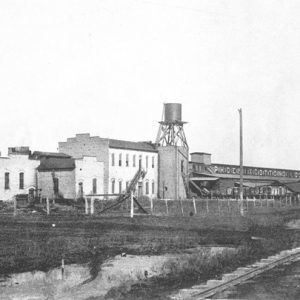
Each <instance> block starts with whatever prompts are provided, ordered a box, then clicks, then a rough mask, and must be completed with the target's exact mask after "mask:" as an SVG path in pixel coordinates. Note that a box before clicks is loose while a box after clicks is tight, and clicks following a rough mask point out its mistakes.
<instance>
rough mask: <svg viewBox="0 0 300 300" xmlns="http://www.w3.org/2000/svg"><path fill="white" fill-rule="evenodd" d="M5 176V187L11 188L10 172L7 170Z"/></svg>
mask: <svg viewBox="0 0 300 300" xmlns="http://www.w3.org/2000/svg"><path fill="white" fill-rule="evenodd" d="M4 177H5V183H4V188H5V189H6V190H9V173H8V172H6V173H5V175H4Z"/></svg>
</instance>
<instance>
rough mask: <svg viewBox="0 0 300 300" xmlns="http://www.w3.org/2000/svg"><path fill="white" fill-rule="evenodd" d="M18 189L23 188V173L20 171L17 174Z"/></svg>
mask: <svg viewBox="0 0 300 300" xmlns="http://www.w3.org/2000/svg"><path fill="white" fill-rule="evenodd" d="M19 189H20V190H23V189H24V173H23V172H21V173H20V174H19Z"/></svg>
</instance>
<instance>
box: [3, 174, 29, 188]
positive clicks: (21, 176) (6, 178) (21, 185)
mask: <svg viewBox="0 0 300 300" xmlns="http://www.w3.org/2000/svg"><path fill="white" fill-rule="evenodd" d="M4 189H5V190H9V189H10V174H9V172H5V173H4ZM19 189H20V190H23V189H24V173H23V172H20V173H19Z"/></svg>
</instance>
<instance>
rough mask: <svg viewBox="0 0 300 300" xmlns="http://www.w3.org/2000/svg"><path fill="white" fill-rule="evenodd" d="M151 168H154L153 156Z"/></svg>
mask: <svg viewBox="0 0 300 300" xmlns="http://www.w3.org/2000/svg"><path fill="white" fill-rule="evenodd" d="M152 168H154V156H152Z"/></svg>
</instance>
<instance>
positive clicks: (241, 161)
mask: <svg viewBox="0 0 300 300" xmlns="http://www.w3.org/2000/svg"><path fill="white" fill-rule="evenodd" d="M238 111H239V114H240V201H241V214H242V215H243V214H244V208H243V198H244V197H243V176H244V168H243V112H242V109H241V108H240V109H239V110H238Z"/></svg>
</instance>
